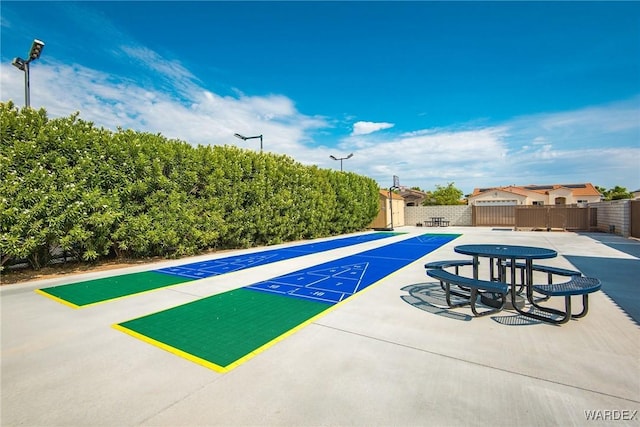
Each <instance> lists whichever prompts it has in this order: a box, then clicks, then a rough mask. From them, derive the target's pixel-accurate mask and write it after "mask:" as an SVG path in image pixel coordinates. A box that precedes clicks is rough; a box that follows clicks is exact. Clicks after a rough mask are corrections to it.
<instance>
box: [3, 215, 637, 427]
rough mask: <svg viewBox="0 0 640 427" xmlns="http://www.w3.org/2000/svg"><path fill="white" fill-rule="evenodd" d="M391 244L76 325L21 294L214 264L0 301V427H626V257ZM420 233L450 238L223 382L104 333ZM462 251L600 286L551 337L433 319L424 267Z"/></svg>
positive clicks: (463, 316) (568, 247)
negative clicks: (525, 257)
mask: <svg viewBox="0 0 640 427" xmlns="http://www.w3.org/2000/svg"><path fill="white" fill-rule="evenodd" d="M396 231H405V232H408V234H405V235H400V236H396V237H392V238H390V239H384V240H382V241H374V242H368V243H365V244H362V245H358V246H355V247H348V248H341V249H337V250H332V251H328V252H323V253H320V254H313V255H309V256H304V257H301V258H297V259H295V260H287V261H282V262H277V263H274V264H270V265H266V266H261V267H256V268H252V269H247V270H243V271H239V272H236V273H230V274H227V275H223V276H219V277H213V278H208V279H204V280H199V281H196V282H190V283H188V284H182V285H177V286H171V287H168V288H164V289H160V290H157V291H154V292H149V293H145V294H141V295H137V296H132V297H129V298H124V299H120V300H116V301H112V302H108V303H104V304H99V305H96V306H91V307H87V308H84V309H77V310H74V309H71V308H69V307H67V306H65V305H62V304H59V303H57V302H55V301H53V300H50V299H48V298H45V297H43V296H41V295H39V294H36V293H35V292H34V290H35V289H38V288H41V287H45V286H53V285H57V284H62V283H70V282H74V281H83V280H88V279H93V278H97V277H104V276H106V275H116V274H124V273H130V272H135V271H143V270H150V269H156V268H160V267H161V266H170V265H178V264H184V263H186V262H192V261H194V260H197V259H211V258H215V257H216V256H211V255H209V256H208V257H206V258H205V257H196V258H190V259H188V260H184V259H183V260H180V261H167V262H163V263H159V264H154V265H146V266H139V267H134V268H127V269H122V270H117V271H114V270H111V271H108V272H103V273H89V274H84V275H77V276H73V277H70V276H66V277H64V278H61V279H50V280H43V281H39V282H31V283H27V284H18V285H7V286H2V287H1V288H0V297H1V299H0V302H1V308H2V353H1V356H2V361H1V362H2V365H1V367H2V371H1V374H2V380H1V381H2V383H1V385H2V389H1V394H2V407H1V410H2V412H1V414H0V417H1V418H0V420H1V425H2V426H20V425H26V426H138V425H143V426H147V425H148V426H214V425H220V426H247V425H256V426H320V425H322V426H326V425H335V426H350V425H353V426H422V425H433V426H473V425H478V426H489V425H491V426H495V425H504V426H513V425H520V426H570V425H576V426H584V425H615V426H623V425H631V426H640V414H639V413H638V412H636V411H638V410H640V330H639V328H638V325H639V324H640V309H639V307H640V304H639V302H638V301H639V300H638V290H639V289H638V288H639V287H640V280H639V279H638V277H640V259H639V258H638V255H639V254H640V242H637V241H634V240H629V239H623V238H620V237H616V236H611V235H606V234H576V233H559V232H552V233H547V232H515V231H504V230H492V229H491V228H467V227H459V228H456V227H448V228H441V229H431V228H420V227H402V228H398V229H396ZM427 232H440V233H442V232H445V233H461V234H462V236H461V237H459V238H458V239H456V240H454V241H453V242H451V243H449V244H447V245H445V246H443V247H441V248H440V249H438V250H436V251H435V252H432V253H431V254H429V255H427V256H426V257H424V258H422V259H420V260H419V261H417V262H415V263H413V264H410V265H409V266H408V267H405V268H403V269H401V270H399V271H397V272H395V273H394V274H392V275H391V276H388V277H387V278H385V279H383V280H382V281H380V282H378V283H377V284H375V285H373V286H371V287H370V288H368V289H367V290H366V291H364V292H361V293H359V294H357V295H355V296H354V297H353V298H351V299H349V300H348V301H347V302H346V303H344V304H342V305H341V306H339V307H337V308H336V309H334V310H332V311H330V312H328V313H327V314H326V315H324V316H321V317H320V318H318V319H317V320H316V321H314V322H313V323H311V324H310V325H308V326H306V327H304V328H302V329H301V330H299V331H298V332H296V333H294V334H293V335H291V336H289V337H287V338H285V339H284V340H282V341H281V342H279V343H277V344H276V345H274V346H272V347H270V348H269V349H268V350H266V351H264V352H263V353H260V354H259V355H257V356H256V357H253V358H251V359H250V360H249V361H247V362H246V363H244V364H242V365H240V366H239V367H237V368H235V369H233V370H232V371H230V372H228V373H225V374H219V373H217V372H215V371H212V370H209V369H207V368H204V367H202V366H200V365H197V364H195V363H193V362H190V361H189V360H186V359H183V358H181V357H179V356H176V355H174V354H172V353H169V352H166V351H164V350H162V349H160V348H157V347H154V346H152V345H149V344H146V343H144V342H143V341H140V340H137V339H134V338H132V337H130V336H129V335H126V334H124V333H122V332H119V331H118V330H116V329H114V328H112V327H111V325H113V324H115V323H118V322H122V321H124V320H128V319H132V318H136V317H140V316H141V315H144V314H147V313H152V312H156V311H159V310H163V309H166V308H170V307H173V306H176V305H178V304H183V303H186V302H190V301H194V300H196V299H199V298H202V297H204V296H209V295H213V294H216V293H220V292H225V291H227V290H230V289H234V288H238V287H242V286H246V285H249V284H251V283H254V282H257V281H260V280H265V279H268V278H270V277H274V276H276V275H281V274H286V273H290V272H293V271H296V270H299V269H301V268H305V267H309V266H312V265H315V264H319V263H322V262H325V261H327V260H330V259H335V258H339V257H343V256H347V255H351V254H354V253H356V252H360V251H363V250H366V249H372V248H375V247H379V246H382V245H385V244H388V243H391V242H393V241H400V240H403V239H406V238H409V237H412V236H415V235H417V234H422V233H427ZM468 243H502V244H522V245H532V246H542V247H547V248H552V249H555V250H556V251H558V253H559V254H560V256H559V257H558V258H554V259H552V260H545V263H548V264H551V265H556V266H559V267H565V268H578V269H580V270H581V271H583V272H584V273H585V274H587V275H592V276H595V277H599V278H601V280H602V282H603V286H602V291H601V292H598V293H595V294H592V295H591V298H590V310H589V314H588V315H587V317H585V318H583V319H580V320H575V321H570V322H569V323H567V324H565V325H562V326H552V325H548V324H543V323H539V322H536V321H532V320H530V319H528V318H523V317H522V316H519V315H517V314H516V313H515V312H511V311H503V312H501V313H499V314H497V315H494V316H489V317H484V318H474V317H473V316H472V315H471V311H470V310H469V309H467V308H459V309H455V310H444V309H440V308H438V307H436V306H437V305H440V304H442V303H443V293H442V291H440V290H439V286H438V284H436V283H434V282H433V281H432V280H431V279H430V278H428V277H427V276H426V275H425V272H424V268H423V265H424V263H425V262H428V261H434V260H439V259H460V258H463V256H462V255H459V254H456V253H455V252H454V251H453V248H454V247H455V246H456V245H460V244H468ZM259 251H260V249H251V250H245V251H237V252H238V253H252V252H259ZM228 255H229V253H228V252H226V253H225V254H220V257H222V256H228ZM481 267H483V268H488V267H487V266H486V263H485V264H484V265H482V266H481ZM481 274H488V273H487V272H486V271H485V272H484V273H483V271H481ZM536 277H537V278H539V279H540V281H542V280H544V279H545V278H546V277H545V276H539V277H538V276H536ZM592 419H593V420H592Z"/></svg>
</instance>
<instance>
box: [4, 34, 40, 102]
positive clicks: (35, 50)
mask: <svg viewBox="0 0 640 427" xmlns="http://www.w3.org/2000/svg"><path fill="white" fill-rule="evenodd" d="M43 47H44V42H42V41H40V40H38V39H35V40H34V41H33V43H32V44H31V50H30V51H29V59H27V60H24V59H22V58H20V57H16V58H13V61H11V64H12V65H13V66H14V67H16V68H17V69H18V70H20V71H24V105H25V106H26V107H29V106H31V102H30V99H29V97H30V94H29V63H30V62H31V61H35V60H36V59H38V58H40V54H41V53H42V48H43Z"/></svg>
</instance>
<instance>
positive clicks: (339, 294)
mask: <svg viewBox="0 0 640 427" xmlns="http://www.w3.org/2000/svg"><path fill="white" fill-rule="evenodd" d="M368 265H369V263H367V262H364V263H358V264H351V265H344V266H336V267H329V268H323V269H317V270H311V269H310V270H307V271H303V272H301V273H296V274H291V275H287V276H281V277H276V278H275V279H271V280H267V281H264V282H260V283H256V284H254V285H251V286H249V287H250V288H253V289H258V290H263V291H268V292H274V293H281V294H288V295H292V296H298V297H306V298H311V299H319V300H325V301H332V302H338V301H342V300H343V299H345V298H347V297H349V296H351V295H353V294H354V293H356V292H358V291H359V290H360V284H361V282H362V279H363V277H364V274H365V272H366V270H367V267H368Z"/></svg>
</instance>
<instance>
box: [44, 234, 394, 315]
mask: <svg viewBox="0 0 640 427" xmlns="http://www.w3.org/2000/svg"><path fill="white" fill-rule="evenodd" d="M399 234H403V233H393V232H386V233H369V234H362V235H358V236H349V237H342V238H338V239H332V240H325V241H322V242H311V243H305V244H302V245H298V246H293V247H286V248H278V249H270V250H265V251H261V252H258V253H253V254H249V255H238V256H230V257H225V258H220V259H215V260H209V261H200V262H196V263H190V264H185V265H180V266H175V267H168V268H161V269H157V270H152V271H147V272H142V273H133V274H123V275H119V276H112V277H105V278H101V279H96V280H87V281H84V282H77V283H70V284H67V285H59V286H52V287H49V288H43V289H38V290H36V292H38V293H39V294H41V295H44V296H47V297H49V298H52V299H54V300H56V301H59V302H61V303H63V304H65V305H68V306H70V307H73V308H81V307H87V306H89V305H94V304H99V303H103V302H106V301H111V300H114V299H118V298H123V297H126V296H130V295H135V294H139V293H142V292H149V291H152V290H156V289H160V288H164V287H167V286H172V285H177V284H181V283H186V282H190V281H192V280H197V279H204V278H207V277H211V276H218V275H221V274H226V273H230V272H233V271H239V270H244V269H246V268H251V267H256V266H259V265H264V264H269V263H272V262H276V261H282V260H286V259H291V258H296V257H300V256H304V255H309V254H312V253H318V252H323V251H328V250H331V249H338V248H342V247H347V246H351V245H356V244H360V243H365V242H370V241H374V240H379V239H384V238H387V237H391V236H396V235H399Z"/></svg>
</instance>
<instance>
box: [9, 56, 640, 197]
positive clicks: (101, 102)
mask: <svg viewBox="0 0 640 427" xmlns="http://www.w3.org/2000/svg"><path fill="white" fill-rule="evenodd" d="M131 53H132V54H136V55H138V57H140V58H142V57H145V58H151V59H152V60H153V61H154V62H155V64H151V65H149V68H150V69H151V70H152V72H155V73H160V74H161V76H162V77H161V78H160V79H161V80H163V81H164V82H165V83H166V82H168V81H170V80H171V79H172V78H175V77H176V76H181V78H179V79H178V80H180V81H181V82H180V86H179V87H178V88H175V87H174V89H177V90H174V91H168V90H165V89H163V88H158V87H155V86H153V85H141V84H140V83H139V82H138V81H134V80H132V79H129V78H127V77H123V76H118V75H114V74H109V73H105V72H101V71H96V70H93V69H89V68H86V67H83V66H81V65H66V64H61V63H56V62H54V61H53V60H52V59H51V58H46V60H43V61H39V62H38V63H37V70H36V67H34V70H33V72H32V74H31V103H32V106H33V107H35V108H39V107H40V106H44V107H46V109H47V111H48V113H49V116H50V117H60V116H68V115H70V114H71V113H73V112H75V111H80V113H81V114H80V117H81V118H82V119H85V120H89V121H93V122H94V123H95V124H96V125H97V126H105V127H107V128H110V129H116V127H118V126H120V127H123V128H131V129H135V130H140V131H148V132H152V133H157V132H159V133H162V134H163V135H165V136H167V137H170V138H178V139H181V140H184V141H187V142H190V143H192V144H204V145H207V144H211V145H214V144H220V145H225V144H226V145H237V146H240V147H245V148H248V149H252V150H258V149H259V141H258V140H248V141H242V140H239V139H237V138H235V137H234V136H233V134H234V133H236V132H238V133H241V134H245V135H258V134H263V135H264V149H265V150H266V151H269V152H273V153H280V154H286V155H289V156H291V157H293V158H294V159H296V160H297V161H299V162H302V163H304V164H315V165H318V166H319V167H323V168H334V169H339V167H340V165H339V163H338V162H335V161H333V160H331V159H330V158H329V155H335V156H341V155H342V154H347V153H350V152H353V153H354V156H353V157H352V158H350V159H349V160H345V161H344V170H345V171H353V172H356V173H359V174H362V175H366V176H369V177H371V178H373V179H375V180H376V181H377V182H378V183H379V185H380V186H381V187H388V186H390V185H391V183H392V177H393V175H398V176H399V177H400V181H401V184H402V185H407V186H419V187H421V188H423V189H426V190H429V189H434V188H435V186H436V185H446V184H447V183H449V182H454V183H455V185H456V186H457V187H458V188H460V189H462V190H463V192H465V193H469V192H471V190H472V189H473V188H474V187H484V186H491V185H505V184H513V183H515V184H549V183H571V182H592V183H594V184H596V185H602V186H605V187H612V186H614V185H623V186H626V187H628V188H633V189H636V188H640V172H639V171H638V165H637V159H638V158H640V120H638V114H639V113H638V107H637V105H638V99H637V98H636V99H633V100H629V101H625V102H620V103H615V104H610V105H605V106H597V107H590V108H585V109H581V110H577V111H568V112H561V113H557V114H538V115H532V116H526V117H517V118H515V119H513V120H510V121H507V122H504V123H501V124H500V125H495V126H486V125H485V126H472V125H469V124H466V125H463V126H459V127H451V128H429V129H414V130H403V131H397V132H395V133H393V132H384V133H379V134H375V135H371V134H372V133H374V132H376V131H379V130H382V129H389V128H391V127H394V124H392V123H387V122H378V123H374V122H357V123H355V124H354V126H353V132H352V133H351V134H350V135H345V136H344V137H343V138H340V137H339V136H338V137H336V143H337V147H335V148H332V147H328V146H320V145H317V144H313V135H315V134H317V133H318V132H325V131H329V130H333V129H332V128H334V126H335V125H334V124H335V123H336V122H340V120H338V119H337V118H325V117H320V116H314V115H308V114H303V113H301V112H300V111H298V110H297V109H296V107H295V103H294V101H293V100H292V99H290V98H288V97H287V96H285V95H282V94H271V95H266V96H248V95H245V94H243V93H242V92H241V91H237V92H236V94H235V95H233V96H221V95H219V94H216V93H213V92H211V91H210V90H207V89H206V88H204V87H203V86H202V85H201V84H198V82H197V81H196V80H195V77H193V76H192V75H191V74H190V72H189V70H186V69H184V68H183V67H182V66H181V65H180V64H179V63H176V62H171V61H168V62H167V63H166V64H162V61H163V59H162V58H161V57H160V56H159V55H157V54H155V53H153V52H150V51H146V50H137V51H131ZM23 96H24V75H23V74H22V73H20V72H18V71H17V70H15V69H14V68H13V67H11V65H9V64H4V63H3V64H0V99H1V100H2V101H7V100H9V99H13V100H14V102H15V103H16V104H18V105H22V103H23V102H24V101H23V99H24V98H23Z"/></svg>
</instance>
